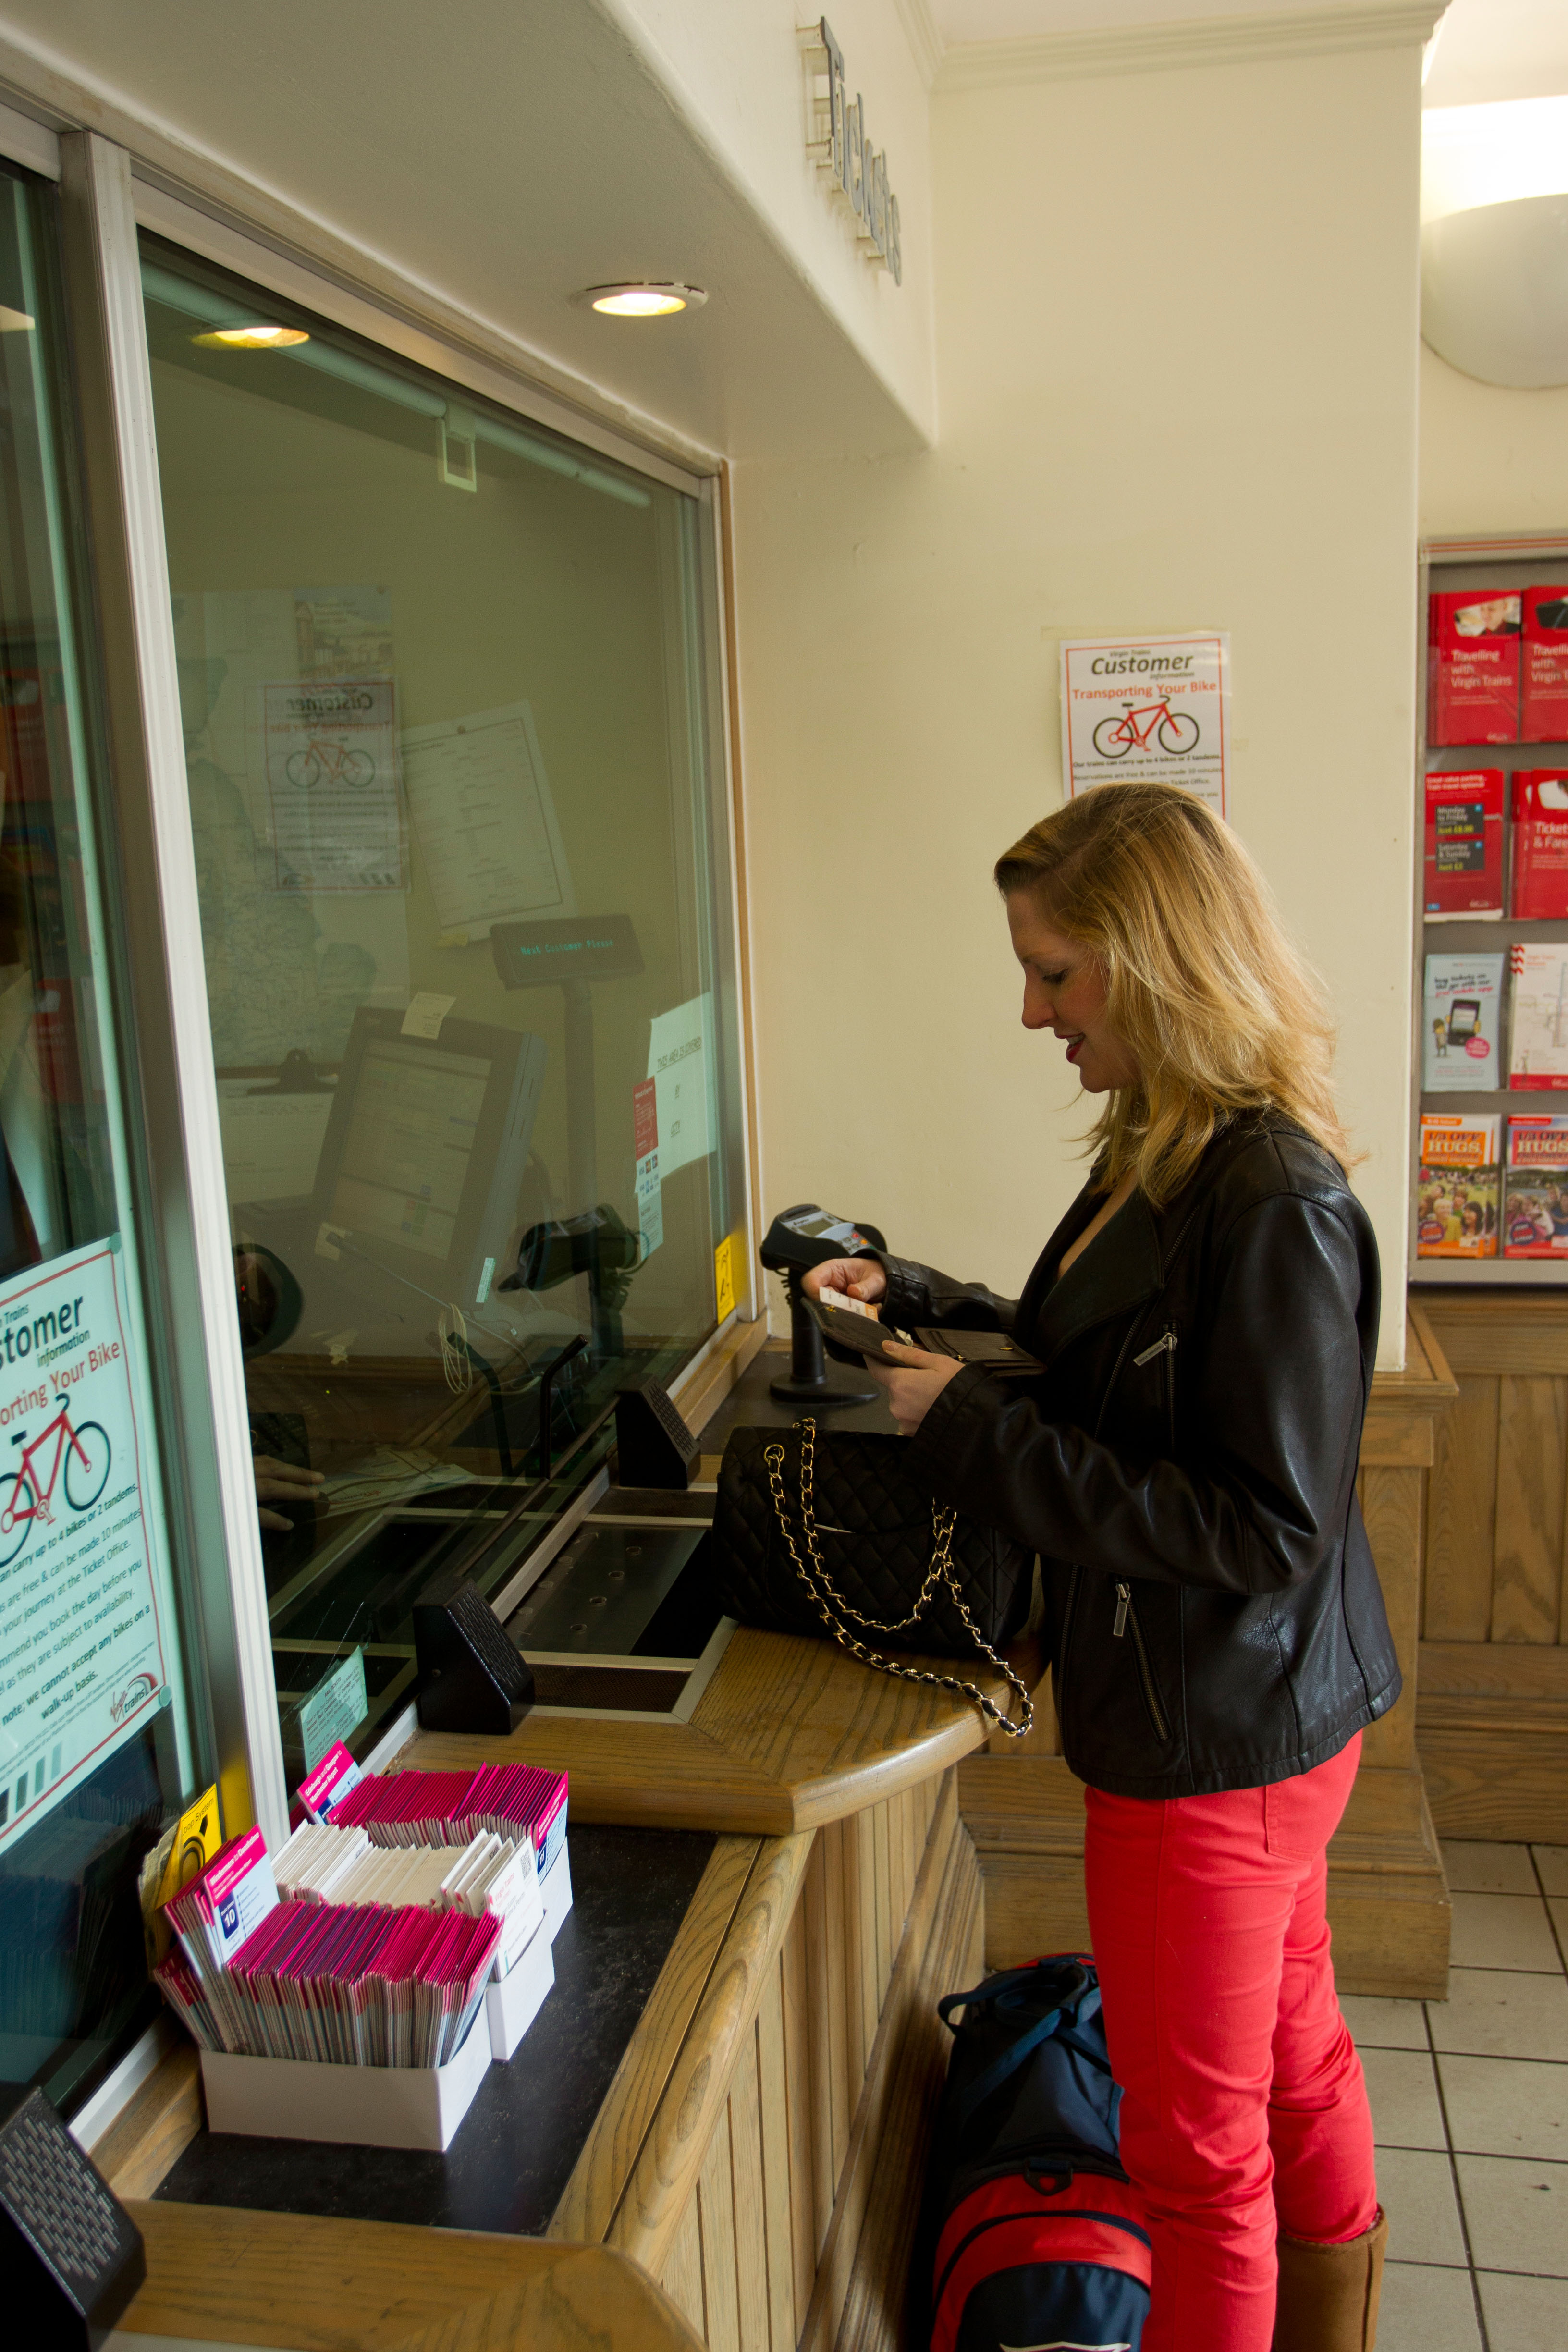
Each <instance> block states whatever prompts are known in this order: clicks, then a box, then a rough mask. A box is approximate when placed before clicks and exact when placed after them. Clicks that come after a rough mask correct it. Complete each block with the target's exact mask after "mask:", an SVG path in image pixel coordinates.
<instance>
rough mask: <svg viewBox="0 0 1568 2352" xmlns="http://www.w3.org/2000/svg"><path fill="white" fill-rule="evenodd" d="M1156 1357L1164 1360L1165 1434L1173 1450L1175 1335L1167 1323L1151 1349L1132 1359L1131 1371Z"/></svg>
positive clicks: (1174, 1432) (1174, 1436) (1150, 1362)
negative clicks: (1161, 1357)
mask: <svg viewBox="0 0 1568 2352" xmlns="http://www.w3.org/2000/svg"><path fill="white" fill-rule="evenodd" d="M1156 1356H1163V1358H1164V1359H1165V1361H1164V1365H1163V1370H1164V1374H1165V1434H1166V1436H1167V1437H1168V1438H1169V1440H1170V1442H1171V1445H1172V1447H1173V1448H1174V1445H1175V1443H1176V1335H1175V1332H1174V1331H1173V1329H1172V1328H1171V1326H1170V1325H1169V1324H1168V1323H1167V1325H1166V1326H1165V1328H1164V1329H1163V1331H1162V1332H1161V1334H1160V1336H1159V1338H1158V1339H1156V1340H1155V1342H1154V1344H1153V1346H1152V1348H1145V1349H1144V1350H1143V1352H1142V1355H1141V1356H1134V1357H1133V1359H1132V1366H1133V1370H1138V1369H1139V1368H1140V1367H1141V1366H1142V1365H1144V1364H1152V1362H1153V1360H1154V1359H1155V1357H1156Z"/></svg>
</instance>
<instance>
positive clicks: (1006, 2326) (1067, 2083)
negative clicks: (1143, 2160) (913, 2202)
mask: <svg viewBox="0 0 1568 2352" xmlns="http://www.w3.org/2000/svg"><path fill="white" fill-rule="evenodd" d="M938 2006H939V2010H940V2012H941V2015H942V2022H943V2023H944V2024H945V2025H946V2026H947V2027H948V2029H949V2031H950V2032H952V2035H953V2047H952V2062H951V2064H950V2066H949V2070H948V2076H947V2083H946V2085H945V2087H944V2089H943V2092H942V2100H941V2103H940V2105H939V2107H938V2110H937V2117H936V2126H935V2130H934V2133H933V2136H932V2142H931V2151H932V2152H931V2163H930V2166H929V2168H928V2171H927V2178H926V2195H925V2202H924V2206H923V2209H922V2213H921V2225H920V2229H919V2231H918V2233H917V2241H916V2248H915V2259H914V2270H913V2275H912V2277H911V2282H910V2335H909V2340H910V2343H911V2344H912V2345H917V2346H920V2347H921V2352H923V2347H925V2346H926V2345H927V2344H929V2345H930V2347H931V2352H1014V2347H1028V2352H1138V2347H1139V2345H1140V2343H1141V2341H1142V2334H1143V2324H1144V2321H1145V2320H1146V2319H1147V2317H1148V2314H1149V2275H1150V2251H1149V2233H1148V2231H1147V2230H1146V2229H1145V2227H1144V2224H1143V2214H1142V2202H1141V2200H1140V2199H1139V2196H1138V2193H1137V2191H1136V2190H1135V2189H1133V2188H1132V2186H1131V2182H1130V2181H1129V2180H1128V2178H1127V2175H1126V2173H1125V2172H1124V2171H1123V2169H1122V2167H1121V2158H1120V2156H1119V2154H1118V2136H1117V2110H1118V2108H1119V2106H1120V2105H1121V2089H1120V2087H1119V2085H1118V2084H1117V2083H1116V2082H1115V2080H1114V2079H1113V2077H1112V2075H1111V2072H1110V2058H1109V2056H1108V2055H1107V2053H1106V2046H1105V2027H1104V2023H1103V2021H1102V2019H1101V2017H1100V1983H1099V1979H1098V1978H1097V1977H1096V1975H1095V1971H1094V1964H1093V1962H1092V1961H1091V1960H1089V1959H1087V1958H1082V1957H1079V1956H1078V1955H1072V1954H1068V1955H1059V1956H1055V1957H1052V1958H1047V1959H1041V1960H1035V1961H1033V1962H1031V1964H1030V1965H1029V1966H1028V1967H1027V1968H1022V1969H1007V1970H1005V1972H1004V1973H1003V1974H1002V1975H1000V1976H994V1977H987V1978H986V1979H985V1981H984V1984H980V1985H976V1986H975V1988H974V1990H973V1991H972V1992H954V1993H949V1994H948V1996H947V1998H946V1999H945V2000H942V2001H941V2002H940V2003H939V2004H938ZM958 2011H962V2012H963V2019H962V2022H961V2023H960V2024H957V2025H954V2024H953V2016H954V2014H955V2012H958Z"/></svg>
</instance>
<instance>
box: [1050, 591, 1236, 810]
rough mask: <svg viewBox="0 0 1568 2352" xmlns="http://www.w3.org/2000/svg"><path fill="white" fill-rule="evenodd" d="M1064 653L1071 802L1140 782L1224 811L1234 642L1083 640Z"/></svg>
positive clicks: (1065, 753) (1216, 634)
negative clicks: (1092, 791) (1095, 789)
mask: <svg viewBox="0 0 1568 2352" xmlns="http://www.w3.org/2000/svg"><path fill="white" fill-rule="evenodd" d="M1061 655H1062V773H1063V775H1064V776H1065V778H1066V779H1067V788H1068V794H1069V796H1070V797H1072V798H1075V799H1076V797H1077V795H1078V794H1079V793H1081V792H1087V791H1088V789H1089V786H1090V785H1091V784H1110V783H1118V782H1130V781H1131V780H1132V779H1134V778H1136V779H1137V780H1138V781H1139V782H1151V781H1153V782H1160V783H1163V784H1184V786H1185V787H1186V789H1187V790H1188V791H1189V792H1192V793H1196V794H1197V795H1198V797H1199V799H1200V800H1205V801H1207V803H1208V804H1209V806H1210V807H1211V808H1212V809H1213V810H1214V812H1215V815H1216V816H1222V817H1223V816H1225V815H1226V814H1227V809H1226V769H1227V765H1228V755H1229V749H1230V638H1229V636H1228V635H1226V633H1225V632H1224V631H1223V630H1221V631H1214V630H1209V631H1205V632H1202V633H1198V634H1194V635H1191V636H1177V637H1085V638H1079V639H1075V640H1074V641H1072V642H1071V643H1066V644H1064V645H1063V646H1062V649H1061Z"/></svg>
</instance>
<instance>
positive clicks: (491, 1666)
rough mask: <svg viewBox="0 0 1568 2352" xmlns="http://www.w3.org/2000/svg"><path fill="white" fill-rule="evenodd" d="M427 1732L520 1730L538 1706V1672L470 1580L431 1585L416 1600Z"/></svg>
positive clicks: (423, 1721) (422, 1713)
mask: <svg viewBox="0 0 1568 2352" xmlns="http://www.w3.org/2000/svg"><path fill="white" fill-rule="evenodd" d="M414 1649H415V1655H416V1659H417V1662H418V1667H419V1724H420V1728H421V1729H422V1730H424V1731H489V1732H497V1731H515V1730H516V1729H517V1727H518V1725H519V1724H520V1723H521V1721H522V1718H523V1717H524V1716H525V1715H526V1714H527V1713H528V1710H529V1708H530V1707H531V1706H532V1705H533V1672H532V1669H531V1666H530V1665H529V1663H528V1661H527V1659H526V1658H525V1657H524V1656H523V1655H522V1654H521V1651H520V1650H518V1649H516V1648H515V1647H514V1646H513V1644H512V1643H511V1641H510V1637H509V1635H508V1633H507V1630H506V1627H505V1626H504V1625H503V1624H502V1623H501V1622H500V1618H499V1617H498V1616H497V1615H496V1612H495V1611H494V1610H493V1609H492V1608H491V1607H490V1604H489V1601H487V1600H486V1599H485V1597H484V1595H483V1593H482V1592H480V1591H479V1587H478V1586H477V1585H474V1584H470V1583H469V1582H468V1580H467V1579H466V1578H465V1579H463V1580H446V1581H442V1580H437V1582H436V1583H434V1584H432V1585H430V1586H429V1587H428V1588H427V1589H426V1591H424V1592H422V1593H421V1594H420V1596H419V1598H418V1600H417V1601H416V1602H415V1604H414Z"/></svg>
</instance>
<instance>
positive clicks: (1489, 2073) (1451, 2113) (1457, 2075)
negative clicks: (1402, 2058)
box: [1362, 2051, 1568, 2164]
mask: <svg viewBox="0 0 1568 2352" xmlns="http://www.w3.org/2000/svg"><path fill="white" fill-rule="evenodd" d="M1378 2054H1379V2053H1377V2052H1376V2051H1371V2052H1369V2053H1368V2056H1370V2057H1373V2058H1375V2057H1376V2056H1378ZM1382 2054H1383V2056H1384V2057H1385V2058H1386V2057H1387V2056H1389V2055H1390V2054H1391V2053H1388V2052H1386V2051H1385V2052H1384V2053H1382ZM1362 2063H1363V2065H1364V2064H1365V2063H1366V2061H1365V2059H1363V2062H1362ZM1437 2065H1438V2068H1439V2070H1440V2072H1441V2074H1442V2077H1443V2097H1444V2100H1445V2103H1446V2104H1447V2110H1448V2130H1449V2132H1450V2134H1451V2135H1452V2137H1453V2144H1454V2146H1455V2147H1457V2148H1462V2149H1463V2150H1464V2151H1465V2152H1466V2154H1467V2155H1471V2156H1534V2157H1544V2158H1546V2159H1547V2160H1548V2161H1549V2162H1554V2163H1558V2164H1561V2163H1563V2162H1564V2161H1568V2066H1547V2065H1542V2064H1541V2063H1538V2062H1536V2061H1533V2060H1531V2059H1524V2058H1457V2057H1453V2056H1451V2055H1450V2054H1449V2053H1447V2051H1445V2052H1444V2053H1443V2055H1442V2056H1441V2057H1440V2058H1439V2059H1438V2061H1437ZM1369 2080H1370V2077H1369ZM1376 2117H1377V2109H1376V2105H1375V2103H1374V2105H1373V2122H1374V2124H1375V2122H1376ZM1408 2144H1409V2145H1410V2146H1412V2147H1425V2146H1426V2145H1428V2143H1426V2142H1425V2141H1412V2142H1410V2143H1408Z"/></svg>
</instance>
